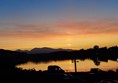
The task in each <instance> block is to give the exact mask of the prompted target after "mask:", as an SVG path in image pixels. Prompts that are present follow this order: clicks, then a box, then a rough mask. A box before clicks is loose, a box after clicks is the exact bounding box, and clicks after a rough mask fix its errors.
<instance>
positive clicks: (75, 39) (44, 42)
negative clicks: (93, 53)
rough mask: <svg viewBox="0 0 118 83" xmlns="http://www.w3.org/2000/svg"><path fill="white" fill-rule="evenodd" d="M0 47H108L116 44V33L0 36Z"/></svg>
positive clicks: (117, 38) (117, 35) (13, 48)
mask: <svg viewBox="0 0 118 83" xmlns="http://www.w3.org/2000/svg"><path fill="white" fill-rule="evenodd" d="M0 40H1V41H0V47H1V48H4V49H12V50H15V49H28V50H29V49H32V48H35V47H51V48H66V49H68V48H69V49H81V48H84V49H87V48H91V47H93V46H94V45H99V46H100V47H104V46H106V47H110V46H114V45H118V42H117V41H118V34H112V35H111V34H91V35H90V34H87V35H65V36H59V35H58V37H57V36H55V37H54V36H53V37H52V36H49V37H48V36H47V38H44V39H42V38H40V37H39V38H35V37H32V38H26V37H25V38H6V39H5V38H4V39H2V38H0Z"/></svg>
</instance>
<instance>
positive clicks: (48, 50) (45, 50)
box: [16, 47, 73, 54]
mask: <svg viewBox="0 0 118 83" xmlns="http://www.w3.org/2000/svg"><path fill="white" fill-rule="evenodd" d="M16 51H17V52H24V53H28V54H41V53H51V52H58V51H73V50H72V49H62V48H57V49H54V48H49V47H43V48H33V49H31V50H20V49H18V50H16Z"/></svg>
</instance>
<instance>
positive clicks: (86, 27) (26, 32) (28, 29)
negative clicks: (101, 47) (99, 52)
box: [0, 20, 118, 37]
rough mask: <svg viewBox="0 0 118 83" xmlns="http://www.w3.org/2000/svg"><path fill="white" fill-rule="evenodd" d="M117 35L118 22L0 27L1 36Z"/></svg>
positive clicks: (66, 22)
mask: <svg viewBox="0 0 118 83" xmlns="http://www.w3.org/2000/svg"><path fill="white" fill-rule="evenodd" d="M101 33H104V34H106V33H111V34H112V33H118V21H113V20H99V21H89V22H88V21H84V22H76V21H71V22H68V21H65V22H59V23H54V24H48V25H47V24H5V25H1V26H0V35H2V36H10V35H11V36H14V35H15V36H29V37H30V36H32V37H33V36H34V37H35V36H42V37H45V36H52V37H53V36H65V35H86V34H101Z"/></svg>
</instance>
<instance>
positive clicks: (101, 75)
mask: <svg viewBox="0 0 118 83" xmlns="http://www.w3.org/2000/svg"><path fill="white" fill-rule="evenodd" d="M87 58H89V59H91V60H93V61H94V62H95V64H96V65H99V64H100V63H99V62H98V60H99V61H106V62H107V61H108V60H114V61H117V60H118V47H117V46H114V47H110V48H106V47H103V48H99V47H98V46H94V48H90V49H87V50H84V49H81V50H78V51H70V52H68V51H59V52H53V53H48V54H46V53H45V54H26V53H21V52H16V51H10V50H3V49H1V50H0V83H8V82H10V83H62V82H67V83H77V82H78V83H118V69H117V70H116V71H111V70H109V71H108V72H104V71H101V70H99V69H95V68H94V69H91V70H90V72H76V73H74V72H69V73H67V72H64V71H63V70H62V69H60V67H57V68H56V69H54V68H55V67H56V66H55V67H54V68H52V67H51V68H52V69H50V68H49V69H48V71H41V70H40V71H35V70H22V69H18V68H16V67H15V66H16V65H18V64H22V63H26V62H28V61H33V62H42V61H50V60H66V59H71V60H75V59H81V60H85V59H87ZM53 69H54V70H59V69H60V70H59V71H58V72H57V71H56V72H53V71H52V70H53ZM49 70H50V71H49ZM60 71H61V72H60Z"/></svg>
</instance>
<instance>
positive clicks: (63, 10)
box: [0, 0, 118, 50]
mask: <svg viewBox="0 0 118 83" xmlns="http://www.w3.org/2000/svg"><path fill="white" fill-rule="evenodd" d="M117 3H118V1H117V0H109V1H101V0H94V1H93V0H91V1H88V0H51V1H48V0H47V1H46V0H35V1H34V0H28V1H27V0H18V1H16V0H10V1H9V0H5V1H4V0H2V1H0V11H1V13H0V18H1V19H0V48H1V49H10V50H16V49H32V48H35V47H52V48H69V49H81V48H84V49H87V48H92V47H93V46H94V45H99V46H100V47H104V46H106V47H111V46H116V45H118V5H117Z"/></svg>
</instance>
